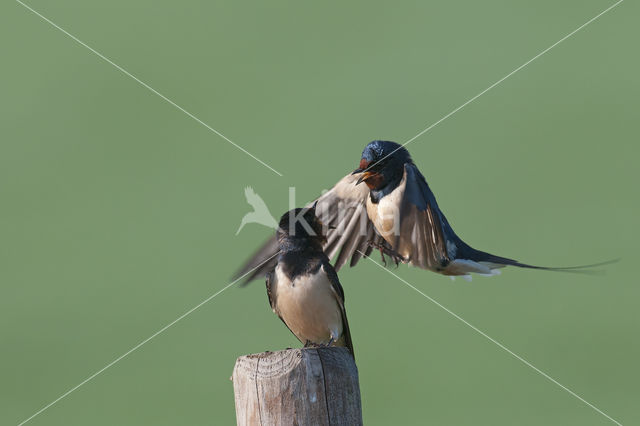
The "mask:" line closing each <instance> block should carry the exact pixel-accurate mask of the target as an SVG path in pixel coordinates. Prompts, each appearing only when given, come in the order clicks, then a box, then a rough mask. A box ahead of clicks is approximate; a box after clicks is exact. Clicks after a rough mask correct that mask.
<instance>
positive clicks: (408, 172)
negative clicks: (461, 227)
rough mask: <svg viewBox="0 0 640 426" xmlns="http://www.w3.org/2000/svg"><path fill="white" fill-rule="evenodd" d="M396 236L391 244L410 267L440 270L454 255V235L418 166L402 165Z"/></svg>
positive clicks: (455, 240) (455, 238) (455, 239)
mask: <svg viewBox="0 0 640 426" xmlns="http://www.w3.org/2000/svg"><path fill="white" fill-rule="evenodd" d="M398 191H404V192H403V193H402V194H400V197H398V200H399V203H400V206H399V212H400V227H399V235H397V236H396V239H395V242H392V243H391V245H392V246H393V249H394V250H396V251H397V252H398V253H400V254H401V255H403V256H404V257H405V258H408V261H409V263H410V264H411V265H413V266H418V267H420V268H423V269H431V270H436V271H437V270H440V269H442V268H444V267H445V266H446V265H447V264H448V263H449V261H450V260H451V259H452V258H453V257H454V255H455V253H454V251H455V250H456V248H457V247H455V246H453V245H452V244H455V243H456V242H457V240H459V238H458V239H457V236H456V235H455V233H454V232H453V230H452V229H451V227H450V226H449V224H448V223H447V220H446V218H445V217H444V214H443V213H442V212H441V211H440V209H439V208H438V203H437V202H436V199H435V196H434V195H433V192H431V189H430V188H429V185H427V181H426V180H425V178H424V176H422V174H421V173H420V171H419V170H418V168H417V167H416V166H415V165H413V164H411V163H407V164H405V168H404V176H403V178H402V181H401V182H400V184H399V186H398Z"/></svg>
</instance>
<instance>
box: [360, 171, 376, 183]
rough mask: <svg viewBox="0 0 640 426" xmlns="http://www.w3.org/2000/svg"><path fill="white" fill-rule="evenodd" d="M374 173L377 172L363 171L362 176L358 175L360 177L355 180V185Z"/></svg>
mask: <svg viewBox="0 0 640 426" xmlns="http://www.w3.org/2000/svg"><path fill="white" fill-rule="evenodd" d="M375 174H377V173H376V172H364V173H362V176H360V178H359V179H358V181H357V182H356V185H360V184H361V183H362V182H364V181H366V180H367V179H369V178H370V177H371V176H373V175H375Z"/></svg>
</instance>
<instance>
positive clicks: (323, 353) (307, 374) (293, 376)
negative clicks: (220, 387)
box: [231, 347, 362, 426]
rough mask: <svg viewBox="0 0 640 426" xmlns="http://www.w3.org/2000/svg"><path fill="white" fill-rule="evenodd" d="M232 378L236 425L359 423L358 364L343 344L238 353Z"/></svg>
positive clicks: (360, 422)
mask: <svg viewBox="0 0 640 426" xmlns="http://www.w3.org/2000/svg"><path fill="white" fill-rule="evenodd" d="M231 380H233V391H234V393H235V401H236V419H237V423H238V426H254V425H259V426H271V425H300V426H304V425H327V426H329V425H348V426H353V425H362V406H361V403H360V385H359V382H358V369H357V368H356V364H355V362H354V360H353V357H352V356H351V354H350V353H349V352H348V350H347V349H346V348H341V347H340V348H338V347H327V348H302V349H287V350H284V351H278V352H263V353H260V354H253V355H245V356H241V357H240V358H238V359H237V360H236V365H235V367H234V369H233V376H232V377H231Z"/></svg>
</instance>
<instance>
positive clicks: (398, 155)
mask: <svg viewBox="0 0 640 426" xmlns="http://www.w3.org/2000/svg"><path fill="white" fill-rule="evenodd" d="M316 203H317V208H316V211H317V215H318V217H319V219H320V220H321V221H322V222H323V223H324V224H325V226H328V228H329V229H328V231H327V232H326V236H327V241H326V242H325V243H324V246H323V248H324V251H325V253H326V254H327V256H328V257H329V259H333V258H334V257H336V256H337V257H336V260H335V263H334V268H335V269H336V270H340V268H341V267H342V266H343V265H344V264H345V263H346V262H347V261H349V263H350V266H354V265H355V264H356V263H358V261H359V260H360V259H361V258H362V257H363V256H368V255H369V254H370V253H371V251H372V250H373V249H374V248H377V249H379V250H380V252H381V254H382V256H383V260H384V256H385V255H388V256H390V257H391V258H392V259H393V260H394V261H395V262H396V263H398V262H402V263H406V264H409V265H412V266H416V267H419V268H422V269H427V270H430V271H433V272H436V273H440V274H443V275H449V276H451V277H455V276H462V277H464V278H466V279H470V278H471V273H477V274H482V275H496V274H498V273H499V272H500V271H499V269H500V268H503V267H505V266H517V267H520V268H530V269H544V270H554V271H567V272H568V271H573V272H585V271H583V270H582V269H584V268H590V267H594V266H601V265H605V264H608V263H612V262H615V261H609V262H602V263H598V264H593V265H584V266H573V267H562V268H551V267H544V266H535V265H530V264H526V263H521V262H518V261H516V260H514V259H510V258H507V257H501V256H496V255H493V254H490V253H487V252H484V251H480V250H476V249H474V248H472V247H471V246H469V245H468V244H467V243H465V242H464V241H462V239H460V237H458V235H456V233H455V232H454V231H453V229H452V227H451V225H450V224H449V222H448V221H447V218H446V217H445V215H444V213H442V211H441V210H440V208H439V207H438V203H437V202H436V198H435V196H434V195H433V192H432V191H431V189H430V188H429V185H428V184H427V181H426V180H425V178H424V176H423V175H422V173H421V172H420V170H418V167H417V166H416V165H415V163H414V162H413V160H412V158H411V156H410V155H409V152H408V151H407V150H406V149H405V148H404V147H403V146H401V145H400V144H397V143H395V142H390V141H379V140H376V141H373V142H371V143H369V144H368V145H367V146H366V147H365V148H364V151H363V152H362V156H361V159H360V163H359V167H358V168H357V169H356V170H355V171H354V172H353V173H350V174H348V175H346V176H345V177H344V178H342V179H341V180H340V181H338V183H337V184H336V185H335V186H334V187H333V188H332V189H331V190H329V191H328V192H326V193H325V194H323V195H322V196H321V197H319V198H318V199H317V200H316ZM276 252H277V244H276V241H275V238H272V239H270V240H268V241H267V242H266V243H265V244H264V245H263V246H262V247H261V248H260V249H259V250H258V251H257V252H256V253H255V254H254V255H253V257H252V258H250V259H249V260H248V261H247V263H246V264H245V265H244V266H243V267H242V268H241V269H240V271H239V272H238V274H237V276H241V275H243V274H246V273H247V272H249V271H250V270H251V269H253V268H255V267H256V266H258V265H260V263H261V262H264V261H265V260H266V259H268V258H269V256H273V255H274V254H275V253H276ZM274 263H275V260H274V261H272V262H267V263H265V264H263V265H262V266H260V267H258V268H256V269H255V270H253V272H251V273H250V274H248V275H247V277H246V279H245V281H244V283H245V284H246V283H247V282H249V281H251V280H253V279H255V278H257V277H259V276H263V275H264V274H266V273H267V272H268V271H270V270H272V269H273V267H274Z"/></svg>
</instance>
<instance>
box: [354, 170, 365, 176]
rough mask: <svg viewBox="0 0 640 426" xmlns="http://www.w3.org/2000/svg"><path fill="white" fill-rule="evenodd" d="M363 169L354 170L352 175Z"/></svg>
mask: <svg viewBox="0 0 640 426" xmlns="http://www.w3.org/2000/svg"><path fill="white" fill-rule="evenodd" d="M362 170H364V169H355V170H354V171H353V173H351V174H352V175H355V174H356V173H362Z"/></svg>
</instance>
